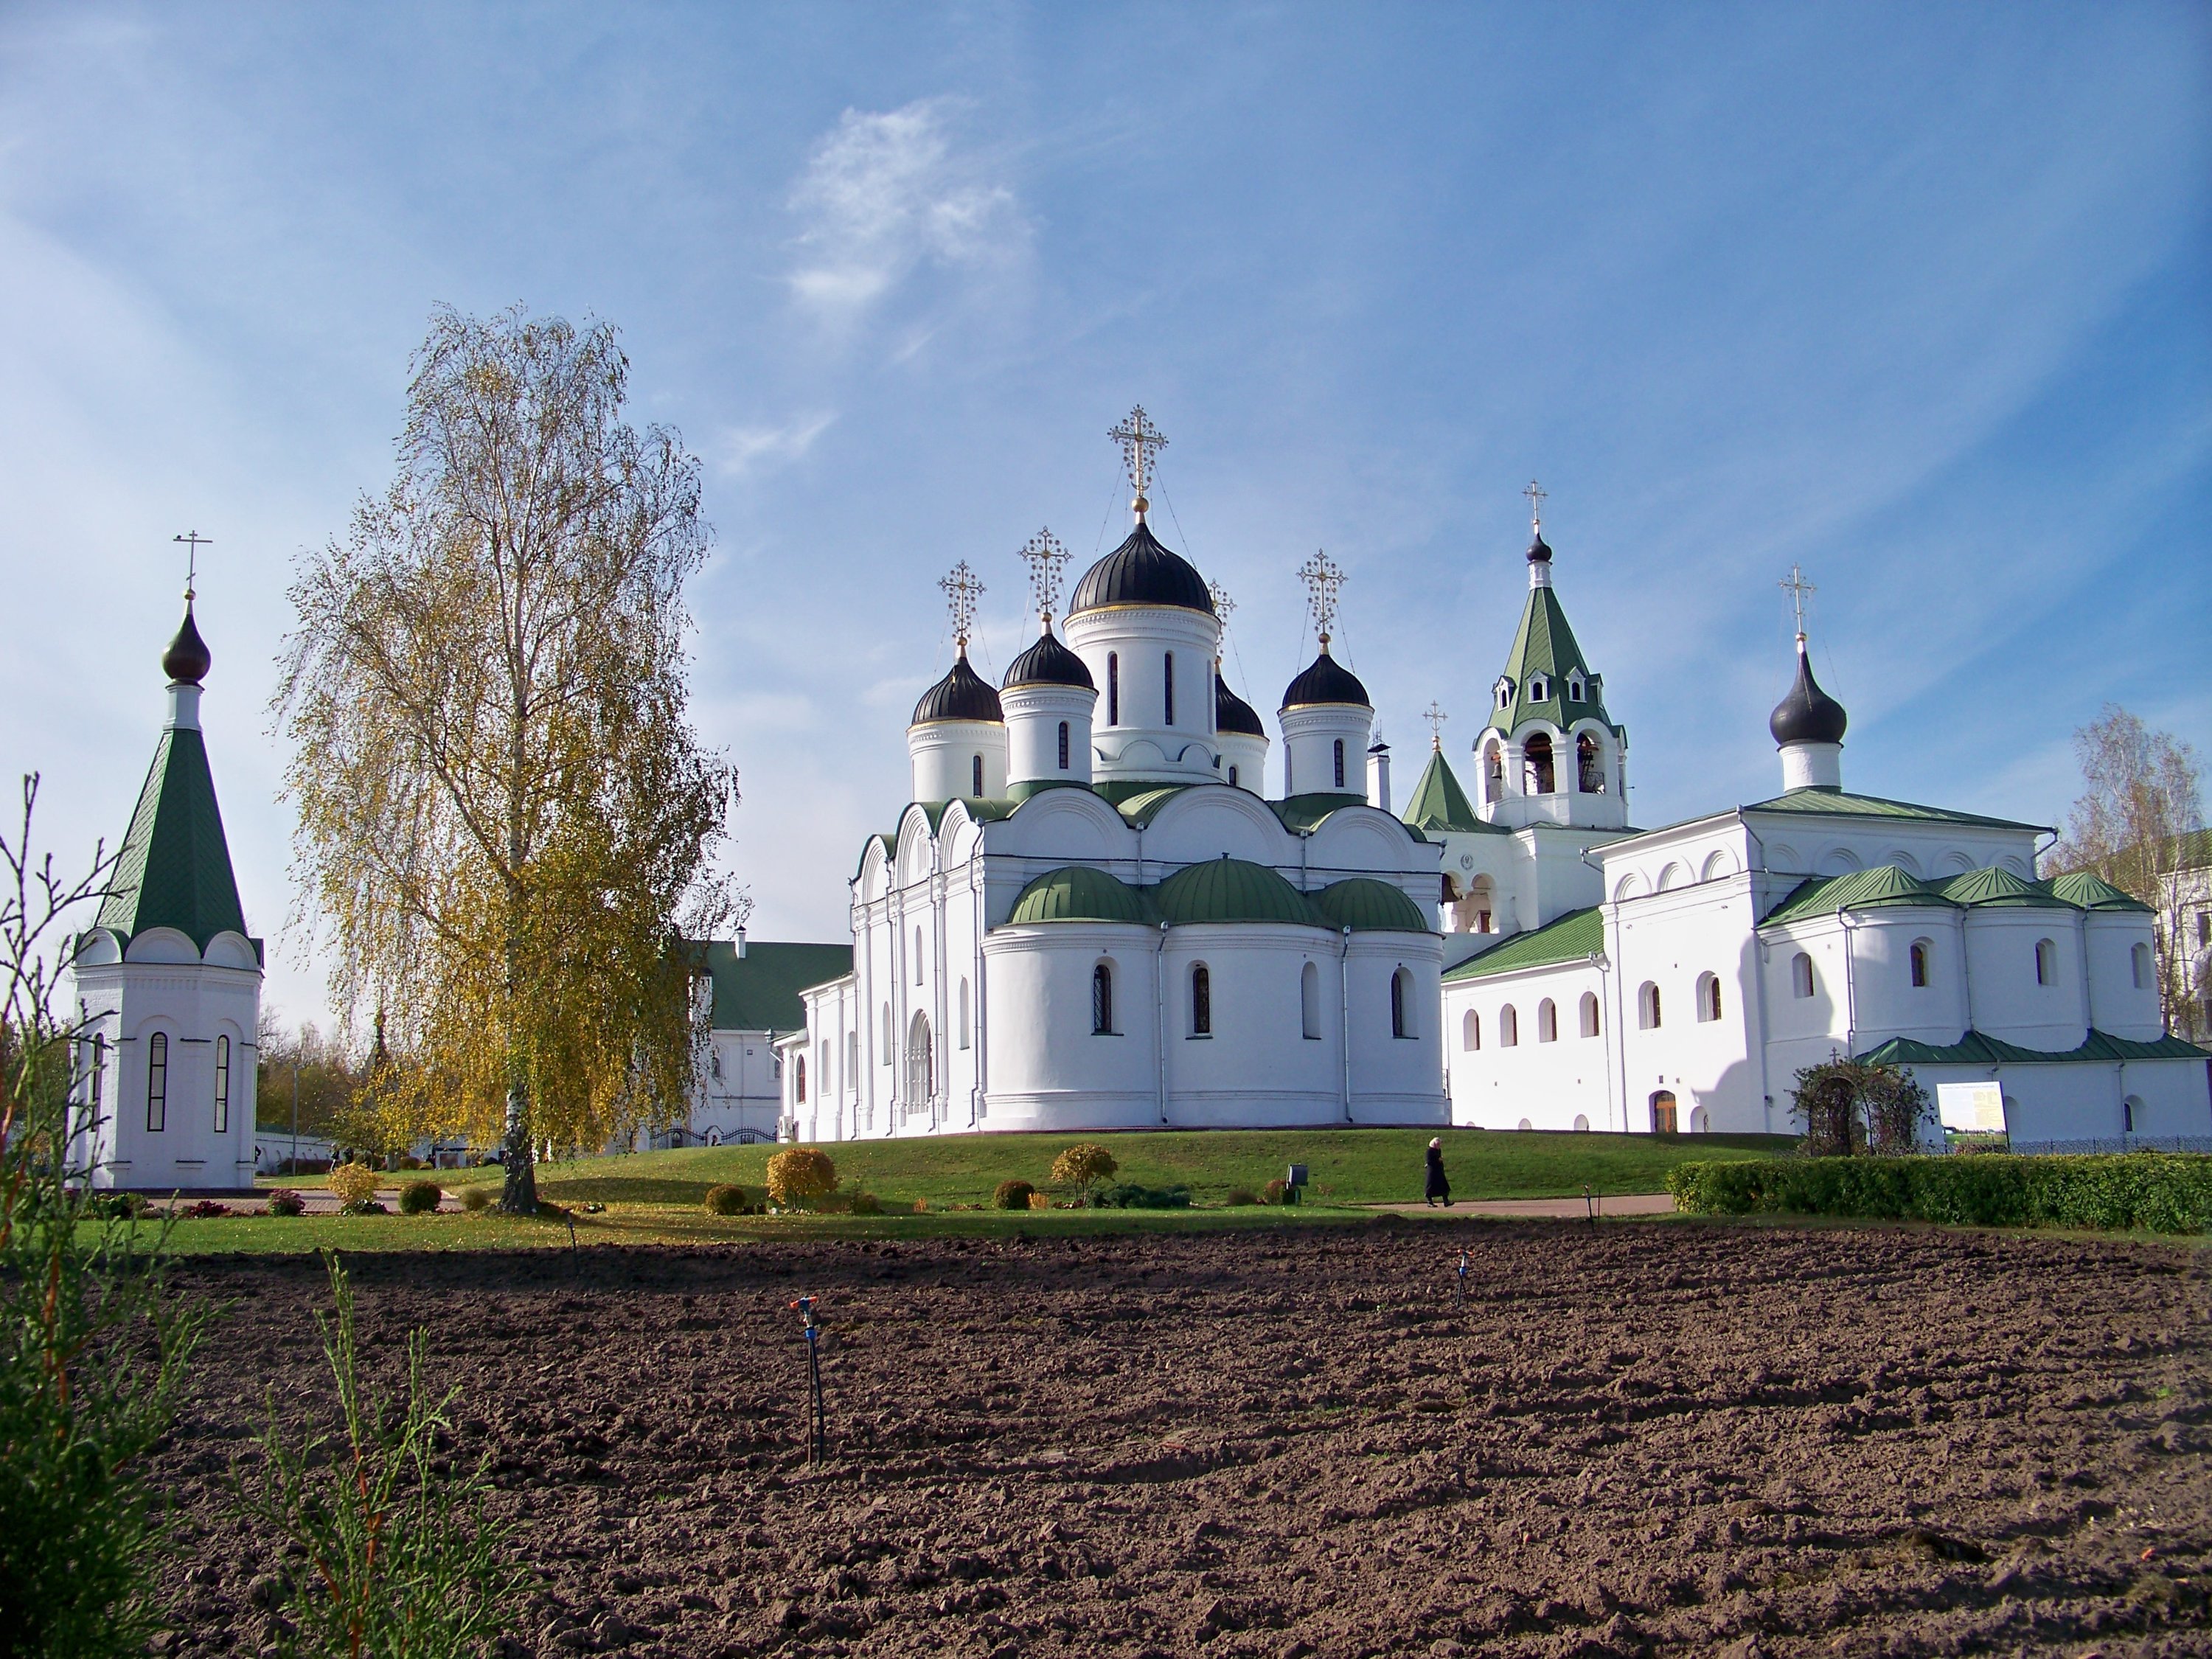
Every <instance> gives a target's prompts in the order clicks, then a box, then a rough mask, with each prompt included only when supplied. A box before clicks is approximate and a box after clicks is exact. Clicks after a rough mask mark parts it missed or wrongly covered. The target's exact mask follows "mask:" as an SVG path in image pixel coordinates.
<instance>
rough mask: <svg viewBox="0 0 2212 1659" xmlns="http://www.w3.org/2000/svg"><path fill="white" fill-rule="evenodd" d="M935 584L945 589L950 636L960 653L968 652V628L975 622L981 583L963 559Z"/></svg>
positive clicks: (980, 595) (981, 592) (965, 653)
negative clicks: (950, 624)
mask: <svg viewBox="0 0 2212 1659" xmlns="http://www.w3.org/2000/svg"><path fill="white" fill-rule="evenodd" d="M937 585H938V586H939V587H941V588H943V589H944V590H945V609H946V610H947V611H950V612H951V615H952V638H953V641H954V642H955V643H956V644H957V645H958V646H959V647H960V654H961V655H962V656H963V657H964V656H966V655H967V654H968V634H969V629H972V628H973V627H974V626H975V601H976V600H977V599H981V597H982V595H983V584H982V583H981V581H980V580H977V579H976V575H975V572H974V571H973V570H970V569H969V568H968V561H967V560H965V559H963V560H961V561H960V562H959V563H958V564H956V565H954V566H953V567H952V568H951V570H950V571H948V572H947V573H946V574H944V575H943V576H940V577H939V578H938V581H937Z"/></svg>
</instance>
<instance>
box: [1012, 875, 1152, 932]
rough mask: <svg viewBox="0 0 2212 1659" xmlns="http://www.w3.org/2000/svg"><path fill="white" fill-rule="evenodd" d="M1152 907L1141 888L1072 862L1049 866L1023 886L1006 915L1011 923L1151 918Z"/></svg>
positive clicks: (1147, 920)
mask: <svg viewBox="0 0 2212 1659" xmlns="http://www.w3.org/2000/svg"><path fill="white" fill-rule="evenodd" d="M1152 919H1153V918H1152V905H1151V903H1150V902H1149V901H1148V900H1147V898H1146V895H1145V892H1144V890H1142V889H1139V888H1135V887H1132V886H1130V885H1129V884H1128V883H1127V882H1125V881H1122V880H1120V879H1119V878H1115V877H1114V876H1110V875H1109V874H1108V873H1107V872H1105V871H1103V870H1094V869H1092V868H1091V866H1088V865H1083V864H1071V865H1067V866H1064V867H1062V868H1060V869H1058V870H1048V871H1047V872H1045V873H1044V874H1043V875H1041V876H1039V877H1038V878H1036V880H1035V881H1033V882H1031V883H1030V884H1029V885H1028V886H1026V887H1024V888H1023V889H1022V890H1021V894H1020V896H1018V897H1017V898H1016V899H1015V900H1014V908H1013V910H1012V913H1011V914H1010V915H1008V916H1007V917H1006V921H1007V924H1008V925H1009V926H1010V927H1020V926H1023V925H1024V924H1026V923H1029V922H1033V921H1129V922H1136V923H1139V925H1144V924H1149V923H1150V922H1151V921H1152Z"/></svg>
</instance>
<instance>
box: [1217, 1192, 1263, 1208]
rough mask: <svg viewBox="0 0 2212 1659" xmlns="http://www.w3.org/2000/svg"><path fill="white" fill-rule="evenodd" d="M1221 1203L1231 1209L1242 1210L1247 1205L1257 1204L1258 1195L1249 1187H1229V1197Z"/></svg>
mask: <svg viewBox="0 0 2212 1659" xmlns="http://www.w3.org/2000/svg"><path fill="white" fill-rule="evenodd" d="M1221 1201H1222V1202H1223V1203H1224V1204H1226V1205H1228V1206H1229V1207H1230V1208H1231V1209H1242V1208H1243V1207H1244V1206H1247V1205H1252V1204H1257V1203H1258V1202H1259V1201H1260V1194H1257V1193H1255V1192H1254V1191H1253V1190H1252V1189H1251V1188H1249V1187H1231V1188H1230V1189H1229V1196H1228V1197H1226V1198H1225V1199H1223V1200H1221Z"/></svg>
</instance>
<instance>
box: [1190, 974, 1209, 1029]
mask: <svg viewBox="0 0 2212 1659" xmlns="http://www.w3.org/2000/svg"><path fill="white" fill-rule="evenodd" d="M1190 1034H1191V1035H1192V1036H1212V1035H1213V975H1212V974H1210V973H1208V972H1207V971H1206V964H1205V963H1202V962H1201V963H1199V964H1198V965H1197V966H1196V967H1194V968H1193V969H1191V970H1190Z"/></svg>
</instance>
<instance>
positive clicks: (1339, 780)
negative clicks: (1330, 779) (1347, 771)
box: [1336, 738, 1344, 789]
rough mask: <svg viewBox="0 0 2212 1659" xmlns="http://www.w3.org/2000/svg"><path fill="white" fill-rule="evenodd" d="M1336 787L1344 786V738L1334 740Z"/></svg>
mask: <svg viewBox="0 0 2212 1659" xmlns="http://www.w3.org/2000/svg"><path fill="white" fill-rule="evenodd" d="M1336 787H1338V788H1340V789H1341V788H1343V787H1344V739H1343V738H1338V739H1337V740H1336Z"/></svg>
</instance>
